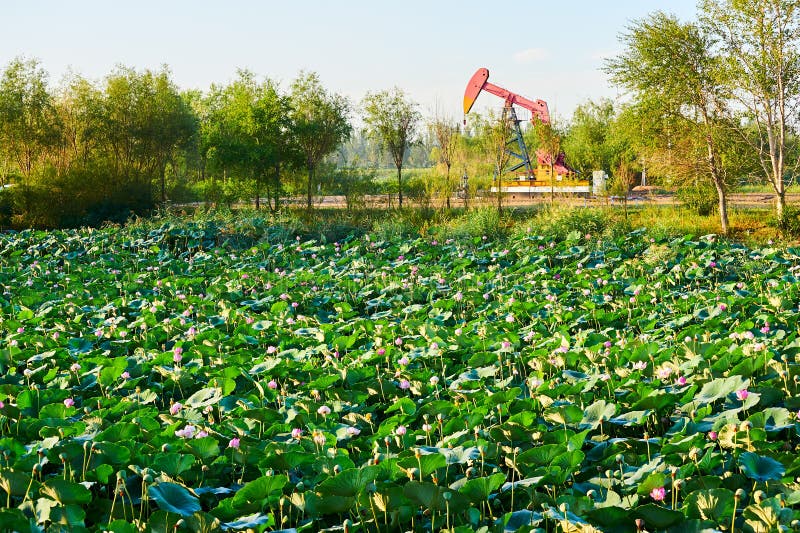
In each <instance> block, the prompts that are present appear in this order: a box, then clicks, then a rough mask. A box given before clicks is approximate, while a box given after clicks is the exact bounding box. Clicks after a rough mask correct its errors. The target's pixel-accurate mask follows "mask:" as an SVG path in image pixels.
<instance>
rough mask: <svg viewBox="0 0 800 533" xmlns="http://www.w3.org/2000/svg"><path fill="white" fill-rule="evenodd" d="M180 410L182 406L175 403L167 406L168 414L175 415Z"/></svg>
mask: <svg viewBox="0 0 800 533" xmlns="http://www.w3.org/2000/svg"><path fill="white" fill-rule="evenodd" d="M182 408H183V405H182V404H181V403H180V402H175V403H173V404H172V405H170V406H169V414H171V415H177V414H178V411H180V410H181V409H182Z"/></svg>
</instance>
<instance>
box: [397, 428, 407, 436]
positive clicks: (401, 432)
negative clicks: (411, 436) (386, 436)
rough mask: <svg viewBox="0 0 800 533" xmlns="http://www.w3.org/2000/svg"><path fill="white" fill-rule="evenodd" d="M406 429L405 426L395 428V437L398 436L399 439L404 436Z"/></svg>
mask: <svg viewBox="0 0 800 533" xmlns="http://www.w3.org/2000/svg"><path fill="white" fill-rule="evenodd" d="M406 431H407V430H406V427H405V426H397V427H396V428H395V430H394V432H395V434H396V435H400V436H401V437H402V436H403V435H405V434H406Z"/></svg>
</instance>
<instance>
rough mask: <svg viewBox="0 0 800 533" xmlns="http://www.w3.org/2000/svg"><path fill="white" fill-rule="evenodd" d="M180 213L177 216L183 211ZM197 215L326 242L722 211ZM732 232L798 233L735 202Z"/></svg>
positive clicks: (514, 231) (666, 219) (579, 228)
mask: <svg viewBox="0 0 800 533" xmlns="http://www.w3.org/2000/svg"><path fill="white" fill-rule="evenodd" d="M172 216H173V215H171V214H169V213H165V214H163V215H161V216H158V217H155V218H154V219H152V220H149V219H147V220H142V221H139V223H140V224H156V225H158V224H162V223H163V222H164V221H165V220H168V219H169V217H172ZM183 216H184V215H179V216H178V218H183ZM191 216H192V218H193V219H194V220H195V221H197V222H202V221H204V220H205V221H207V220H213V221H214V222H215V223H216V224H221V225H222V226H223V229H222V230H221V231H225V232H230V233H233V234H241V233H242V232H244V233H248V234H250V236H252V237H255V233H257V232H258V231H271V232H279V233H281V234H284V235H285V236H286V237H290V238H294V236H298V235H299V236H302V237H303V238H315V239H319V240H321V241H323V242H334V241H341V240H344V239H346V238H348V237H350V236H358V235H363V234H365V233H371V234H374V235H376V236H377V237H380V238H384V239H393V238H396V237H408V238H411V237H415V236H420V235H422V236H430V237H432V238H436V239H439V240H446V239H448V238H454V237H472V238H482V237H483V236H491V237H495V236H504V235H505V236H513V235H518V234H528V233H536V234H538V235H543V236H548V237H551V238H553V239H561V238H564V237H565V236H567V235H568V234H570V233H572V232H578V233H580V234H587V233H588V234H591V235H594V236H597V237H600V236H608V237H614V236H619V235H623V234H626V233H628V232H630V231H632V230H635V229H640V228H646V229H648V230H649V231H650V232H651V233H652V234H653V235H656V236H664V237H678V236H683V235H695V236H700V235H707V234H718V233H719V231H720V224H719V217H718V215H716V214H711V215H708V216H701V215H698V214H697V213H696V212H693V211H692V210H690V209H687V208H684V207H681V206H657V205H645V206H629V207H628V213H627V216H626V215H625V212H624V210H623V209H622V208H621V207H570V206H563V205H554V206H550V205H547V204H541V205H532V206H526V207H515V208H506V209H504V210H503V213H502V214H498V212H497V210H496V209H495V208H493V207H481V208H475V209H470V210H468V211H465V210H464V209H462V208H454V209H450V210H444V209H431V208H428V209H424V208H415V207H412V208H404V209H403V210H402V211H399V210H391V211H387V210H386V209H361V210H353V211H345V210H341V209H317V210H314V211H312V212H310V213H309V212H307V211H305V210H302V209H295V210H291V211H285V212H284V213H282V214H281V215H278V216H274V215H270V214H269V213H268V212H266V211H263V210H262V211H255V210H252V209H242V210H236V211H235V212H228V211H222V212H220V211H218V210H204V209H199V210H197V211H196V212H195V213H194V214H192V215H191ZM729 218H730V227H731V234H730V235H729V237H730V238H731V239H732V240H735V241H739V242H743V243H745V244H748V245H760V244H765V243H768V242H770V241H781V242H784V243H786V244H792V243H796V242H798V234H797V233H795V234H788V233H782V232H781V231H780V229H779V228H778V226H777V224H775V223H774V215H773V212H772V210H770V209H758V208H747V209H745V208H740V209H736V208H734V209H731V210H730V213H729Z"/></svg>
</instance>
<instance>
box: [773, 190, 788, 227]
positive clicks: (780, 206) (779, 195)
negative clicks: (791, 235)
mask: <svg viewBox="0 0 800 533" xmlns="http://www.w3.org/2000/svg"><path fill="white" fill-rule="evenodd" d="M775 214H776V215H777V217H778V220H779V221H781V222H783V217H784V215H785V214H786V188H785V186H784V184H783V180H780V181H779V182H778V183H777V186H776V187H775Z"/></svg>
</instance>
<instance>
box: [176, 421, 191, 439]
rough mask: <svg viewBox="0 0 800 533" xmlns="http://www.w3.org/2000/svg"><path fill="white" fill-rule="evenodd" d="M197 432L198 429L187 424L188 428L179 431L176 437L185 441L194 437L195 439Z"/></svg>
mask: <svg viewBox="0 0 800 533" xmlns="http://www.w3.org/2000/svg"><path fill="white" fill-rule="evenodd" d="M195 431H196V428H195V427H194V426H193V425H191V424H187V425H186V427H184V428H183V429H179V430H177V431H176V432H175V436H176V437H181V438H183V439H191V438H192V437H194V434H195Z"/></svg>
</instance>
